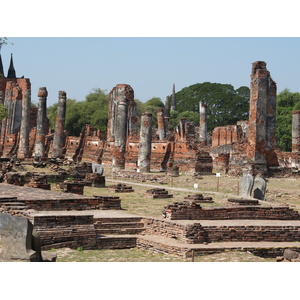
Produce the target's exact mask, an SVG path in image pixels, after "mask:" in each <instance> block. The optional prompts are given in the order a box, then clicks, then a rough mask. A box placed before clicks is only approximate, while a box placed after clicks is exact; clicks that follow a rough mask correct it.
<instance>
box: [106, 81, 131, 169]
mask: <svg viewBox="0 0 300 300" xmlns="http://www.w3.org/2000/svg"><path fill="white" fill-rule="evenodd" d="M133 100H134V92H133V89H132V88H131V86H130V85H127V84H118V85H117V86H116V87H114V88H113V89H112V90H111V92H110V93H109V113H108V116H109V120H108V128H107V131H108V140H109V141H113V142H114V150H113V155H112V156H113V157H112V167H113V168H114V169H125V152H126V142H127V134H128V126H129V125H128V123H129V121H130V119H129V113H128V111H129V109H128V107H129V108H130V106H132V104H130V103H131V102H132V101H133Z"/></svg>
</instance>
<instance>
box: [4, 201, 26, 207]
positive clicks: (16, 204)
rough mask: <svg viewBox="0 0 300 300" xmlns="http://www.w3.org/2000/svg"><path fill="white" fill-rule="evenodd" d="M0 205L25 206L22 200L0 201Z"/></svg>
mask: <svg viewBox="0 0 300 300" xmlns="http://www.w3.org/2000/svg"><path fill="white" fill-rule="evenodd" d="M0 206H26V204H25V203H23V202H1V203H0Z"/></svg>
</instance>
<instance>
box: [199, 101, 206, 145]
mask: <svg viewBox="0 0 300 300" xmlns="http://www.w3.org/2000/svg"><path fill="white" fill-rule="evenodd" d="M206 110H207V105H206V104H205V103H203V102H202V101H200V103H199V113H200V124H199V141H200V142H201V143H203V144H205V145H206V144H207V112H206Z"/></svg>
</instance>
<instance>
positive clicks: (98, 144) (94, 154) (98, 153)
mask: <svg viewBox="0 0 300 300" xmlns="http://www.w3.org/2000/svg"><path fill="white" fill-rule="evenodd" d="M103 146H104V140H102V139H101V137H99V136H86V137H85V139H84V145H83V150H82V156H81V160H83V161H89V162H97V163H101V158H102V152H103Z"/></svg>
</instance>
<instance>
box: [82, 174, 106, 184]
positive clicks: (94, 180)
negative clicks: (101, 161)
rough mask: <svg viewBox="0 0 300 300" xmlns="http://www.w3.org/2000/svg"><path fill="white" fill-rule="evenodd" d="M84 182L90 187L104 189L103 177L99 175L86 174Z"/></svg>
mask: <svg viewBox="0 0 300 300" xmlns="http://www.w3.org/2000/svg"><path fill="white" fill-rule="evenodd" d="M85 181H86V182H87V183H90V185H91V186H92V187H105V176H102V175H100V174H99V173H88V174H86V175H85Z"/></svg>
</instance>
